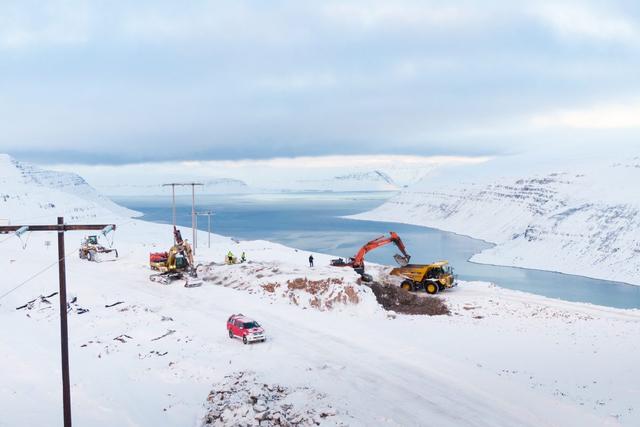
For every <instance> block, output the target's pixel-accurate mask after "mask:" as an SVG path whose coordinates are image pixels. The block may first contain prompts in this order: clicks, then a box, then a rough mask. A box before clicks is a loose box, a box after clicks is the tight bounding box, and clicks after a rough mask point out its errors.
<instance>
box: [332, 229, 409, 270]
mask: <svg viewBox="0 0 640 427" xmlns="http://www.w3.org/2000/svg"><path fill="white" fill-rule="evenodd" d="M391 243H393V244H395V245H396V246H397V247H398V249H399V250H400V252H402V255H400V254H395V255H394V256H393V258H394V259H395V260H396V262H397V263H398V264H400V265H401V266H403V267H404V266H406V265H407V264H409V260H410V259H411V255H409V254H408V253H407V249H406V248H405V246H404V243H403V242H402V239H400V236H398V234H397V233H395V232H393V231H391V232H389V237H387V236H384V235H383V236H380V237H378V238H376V239H373V240H371V241H370V242H368V243H366V244H365V245H364V246H363V247H361V248H360V250H359V251H358V253H357V254H356V255H355V256H354V257H351V258H349V260H345V259H343V258H337V259H332V260H331V265H332V266H334V267H352V268H353V269H354V270H355V271H356V273H358V274H359V275H360V276H361V277H362V280H364V281H365V282H370V281H371V280H372V277H371V276H370V275H368V274H366V273H365V272H364V257H365V255H366V254H367V253H368V252H370V251H372V250H374V249H377V248H379V247H382V246H386V245H389V244H391Z"/></svg>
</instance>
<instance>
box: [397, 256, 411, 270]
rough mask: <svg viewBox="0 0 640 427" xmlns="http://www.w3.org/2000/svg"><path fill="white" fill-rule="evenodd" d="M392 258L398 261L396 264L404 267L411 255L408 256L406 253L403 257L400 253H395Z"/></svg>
mask: <svg viewBox="0 0 640 427" xmlns="http://www.w3.org/2000/svg"><path fill="white" fill-rule="evenodd" d="M393 259H395V260H396V262H397V263H398V265H400V266H402V267H405V266H406V265H408V264H409V260H410V259H411V257H410V256H408V255H407V256H406V257H404V256H402V255H400V254H395V255H394V256H393Z"/></svg>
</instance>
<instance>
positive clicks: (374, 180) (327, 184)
mask: <svg viewBox="0 0 640 427" xmlns="http://www.w3.org/2000/svg"><path fill="white" fill-rule="evenodd" d="M293 188H294V189H299V190H304V191H394V190H397V189H399V188H400V187H399V186H398V185H397V184H396V183H395V182H394V180H393V179H392V178H391V177H390V176H389V175H388V174H386V173H385V172H383V171H380V170H372V171H355V172H352V173H347V174H342V175H336V176H333V177H331V178H327V179H313V180H310V179H309V180H304V179H300V180H297V181H295V183H294V185H293Z"/></svg>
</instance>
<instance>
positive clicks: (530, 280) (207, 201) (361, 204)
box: [113, 193, 640, 308]
mask: <svg viewBox="0 0 640 427" xmlns="http://www.w3.org/2000/svg"><path fill="white" fill-rule="evenodd" d="M389 196H390V194H389V193H301V194H286V193H285V194H261V195H224V196H203V195H198V196H197V204H198V206H197V210H208V209H210V210H212V211H214V212H215V215H214V216H213V217H212V231H213V232H215V233H218V234H222V235H225V236H230V237H234V238H237V239H239V240H254V239H263V240H269V241H273V242H278V243H281V244H284V245H287V246H291V247H294V248H298V249H300V250H301V252H300V257H301V258H303V259H306V258H307V257H308V253H307V251H315V252H322V253H329V254H335V255H338V256H342V257H349V256H353V255H354V254H355V253H356V252H357V250H358V249H359V248H360V247H361V246H362V245H363V244H364V243H366V242H367V241H369V240H371V239H373V238H375V237H378V236H380V235H382V234H385V233H388V232H389V231H395V232H397V233H398V234H400V236H401V237H402V239H403V240H404V242H405V243H406V245H407V248H408V251H409V253H410V254H411V255H412V259H411V262H412V263H428V262H432V261H437V260H443V259H446V260H449V261H450V262H451V265H452V266H453V267H454V269H455V272H456V274H457V275H458V277H459V278H460V279H461V280H481V281H486V282H492V283H495V284H497V285H499V286H501V287H504V288H509V289H515V290H520V291H525V292H530V293H534V294H538V295H543V296H547V297H552V298H559V299H563V300H567V301H577V302H588V303H592V304H599V305H605V306H611V307H619V308H640V286H633V285H628V284H624V283H618V282H609V281H604V280H596V279H590V278H586V277H581V276H573V275H566V274H561V273H555V272H548V271H539V270H530V269H523V268H515V267H501V266H494V265H484V264H476V263H472V262H469V259H470V258H471V257H472V256H473V255H474V254H476V253H478V252H481V251H482V250H484V249H486V248H489V247H491V244H489V243H486V242H483V241H480V240H476V239H472V238H470V237H466V236H461V235H457V234H454V233H449V232H444V231H440V230H436V229H432V228H426V227H418V226H412V225H404V224H396V223H386V222H375V221H356V220H351V219H346V218H343V216H346V215H352V214H356V213H360V212H365V211H367V210H370V209H373V208H375V207H376V206H378V205H380V204H382V203H383V202H384V201H385V200H386V199H387V198H388V197H389ZM113 199H114V200H115V201H116V202H118V203H120V204H121V205H124V206H126V207H128V208H131V209H134V210H137V211H139V212H142V213H143V214H144V216H143V218H142V219H144V220H148V221H155V222H161V223H171V197H170V196H167V197H114V198H113ZM176 201H177V203H176V205H177V222H178V224H179V225H182V226H186V227H191V198H190V197H188V196H185V197H177V198H176ZM199 221H200V222H199V229H201V230H206V228H207V223H206V217H200V218H199ZM185 237H189V238H190V236H185ZM200 240H202V241H201V242H198V243H199V245H200V246H202V245H206V239H202V238H201V239H200ZM394 253H396V249H395V247H393V246H387V247H383V248H380V249H378V250H376V251H373V252H370V253H369V254H368V255H367V260H369V261H372V262H376V263H380V264H388V265H393V263H394V261H393V258H392V256H393V254H394ZM247 255H248V257H249V259H250V258H251V254H247Z"/></svg>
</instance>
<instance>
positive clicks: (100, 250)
mask: <svg viewBox="0 0 640 427" xmlns="http://www.w3.org/2000/svg"><path fill="white" fill-rule="evenodd" d="M78 255H79V256H80V259H86V260H88V261H94V262H102V261H115V259H116V258H118V250H117V249H115V248H106V247H104V246H102V245H101V244H100V243H98V236H87V237H85V238H84V239H82V242H81V243H80V249H78Z"/></svg>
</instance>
